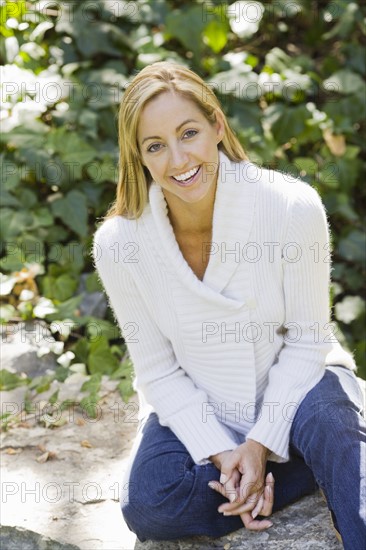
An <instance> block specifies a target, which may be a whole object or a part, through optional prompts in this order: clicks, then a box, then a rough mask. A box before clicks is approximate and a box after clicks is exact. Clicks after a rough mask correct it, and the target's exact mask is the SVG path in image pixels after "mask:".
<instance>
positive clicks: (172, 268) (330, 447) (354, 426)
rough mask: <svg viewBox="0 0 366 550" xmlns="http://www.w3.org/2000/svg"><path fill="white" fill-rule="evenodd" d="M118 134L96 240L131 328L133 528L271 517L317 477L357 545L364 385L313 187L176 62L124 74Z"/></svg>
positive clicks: (105, 276)
mask: <svg viewBox="0 0 366 550" xmlns="http://www.w3.org/2000/svg"><path fill="white" fill-rule="evenodd" d="M119 144H120V171H119V182H118V188H117V197H116V201H115V203H114V204H113V206H112V207H111V209H110V211H109V213H108V215H107V218H106V220H105V221H104V222H103V223H102V225H101V226H100V227H99V229H98V230H97V232H96V234H95V238H94V242H95V264H96V268H97V270H98V272H99V275H100V278H101V280H102V283H103V284H104V287H105V290H106V292H107V294H108V296H109V299H110V304H111V307H112V308H113V310H114V312H115V316H116V320H117V321H118V323H119V326H120V328H121V330H122V331H123V330H124V329H126V327H130V326H131V323H133V326H134V327H136V329H137V331H135V335H137V338H133V339H130V340H128V338H127V339H126V343H127V345H128V349H129V352H130V355H131V358H132V360H133V364H134V371H135V381H134V385H135V388H136V390H137V391H138V394H139V400H140V426H139V433H138V437H137V440H136V443H135V445H134V449H133V452H132V454H131V459H130V466H129V469H128V472H127V474H126V477H125V479H124V482H123V484H122V486H123V490H122V493H121V508H122V513H123V516H124V518H125V521H126V522H127V524H128V526H129V528H130V529H131V530H132V531H133V532H134V533H136V534H137V536H138V538H139V539H140V540H146V539H154V540H169V539H177V538H181V537H186V536H189V535H208V536H211V537H218V536H222V535H225V534H227V533H230V532H231V531H234V530H236V529H239V528H240V527H243V526H245V527H246V528H247V529H250V530H254V531H262V530H265V529H269V528H270V527H271V526H272V522H271V521H270V520H269V519H268V516H270V515H271V514H272V513H274V512H276V510H279V509H281V508H282V507H284V506H286V505H288V504H289V503H291V502H293V501H295V500H296V499H298V498H300V497H301V496H303V495H305V494H308V493H311V492H313V491H315V490H316V489H317V488H318V487H319V486H320V488H321V489H322V490H323V492H324V494H325V495H326V498H327V502H328V506H329V509H330V510H331V513H332V518H333V521H334V525H335V527H336V529H337V532H338V533H340V534H341V536H342V539H343V543H344V547H345V548H346V550H361V549H363V544H364V540H365V535H366V521H365V507H364V504H363V501H362V498H363V495H364V494H365V490H366V488H365V476H364V475H361V466H363V463H362V459H361V457H364V456H366V450H365V444H366V442H365V422H364V420H363V418H362V415H361V410H362V394H361V390H360V388H359V387H358V383H357V379H356V377H355V375H354V373H353V372H352V370H353V369H354V368H355V363H354V361H353V358H352V356H351V355H350V354H348V353H347V352H346V351H345V350H344V349H343V348H342V347H341V346H340V344H339V342H338V341H337V340H336V338H335V337H334V334H332V333H331V331H330V328H331V323H330V322H329V320H330V311H329V283H330V264H329V260H328V257H329V253H328V250H329V234H328V224H327V218H326V213H325V210H324V207H323V205H322V203H321V200H320V197H319V195H318V194H317V192H316V191H315V189H313V188H312V187H311V186H310V185H308V184H306V183H304V182H302V181H301V180H295V179H293V178H289V177H288V176H286V174H282V173H280V172H277V171H269V170H265V169H263V168H260V167H258V166H256V165H254V164H253V163H251V162H250V161H249V160H248V158H247V156H246V154H245V151H244V150H243V148H242V146H241V144H240V142H239V141H238V139H237V138H236V136H235V134H234V133H233V131H232V130H231V128H230V126H229V124H228V122H227V119H226V117H225V115H224V113H223V111H222V109H221V107H220V104H219V102H218V100H217V98H216V97H215V95H214V94H213V92H212V90H211V89H210V88H209V86H208V85H206V84H205V83H204V81H203V80H202V79H201V78H200V77H199V76H198V75H197V74H195V73H194V72H192V71H190V70H189V69H187V68H185V67H182V66H180V65H178V64H174V63H169V62H159V63H154V64H153V65H150V66H149V67H146V68H145V69H143V70H142V71H141V72H140V73H138V74H137V75H136V77H135V78H134V79H133V81H132V82H131V83H130V85H129V86H128V88H127V90H126V92H125V95H124V97H123V99H122V102H121V107H120V112H119ZM131 243H133V244H134V246H135V249H136V250H137V251H138V252H137V254H135V256H134V259H133V260H132V261H128V259H127V257H126V255H125V254H124V251H125V250H126V249H128V247H129V246H130V245H131ZM315 248H316V250H317V251H318V252H319V251H324V256H323V257H320V254H319V257H316V258H315V257H314V249H315ZM290 250H291V253H290V252H289V251H290ZM252 251H254V255H253V253H252ZM116 252H117V254H116ZM274 517H275V516H274Z"/></svg>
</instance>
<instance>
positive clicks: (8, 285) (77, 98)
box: [0, 0, 366, 398]
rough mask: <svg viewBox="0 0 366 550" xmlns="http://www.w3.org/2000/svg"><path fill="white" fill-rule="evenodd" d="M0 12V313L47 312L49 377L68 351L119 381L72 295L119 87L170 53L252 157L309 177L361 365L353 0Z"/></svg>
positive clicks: (359, 153)
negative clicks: (53, 347) (203, 88)
mask: <svg viewBox="0 0 366 550" xmlns="http://www.w3.org/2000/svg"><path fill="white" fill-rule="evenodd" d="M42 6H44V7H42ZM0 10H1V33H2V35H3V36H4V38H5V40H4V41H3V42H2V45H1V49H0V56H1V62H2V64H3V65H4V66H3V67H2V68H1V70H2V97H3V101H4V103H3V111H2V130H3V131H2V135H1V146H2V152H1V162H2V174H3V185H2V189H1V205H2V212H1V233H2V241H1V251H0V252H1V259H0V267H1V269H2V271H3V275H2V281H1V282H2V305H1V320H2V322H3V323H7V324H12V323H17V322H19V321H21V320H23V321H30V320H32V319H42V320H44V321H46V322H47V323H48V325H49V326H50V328H51V330H52V332H53V334H54V337H55V338H56V340H57V341H58V342H61V343H62V345H61V347H59V348H58V353H59V355H60V354H61V361H60V363H61V364H62V357H64V356H65V353H69V355H68V356H67V357H68V360H67V361H66V363H65V364H66V367H63V368H64V369H65V370H64V371H63V374H62V376H63V377H66V376H67V375H68V373H71V372H72V371H71V370H70V369H71V367H72V365H73V364H75V363H76V364H78V365H80V364H83V365H85V372H87V373H88V374H91V375H93V376H94V378H93V379H92V380H96V381H97V382H98V381H99V375H100V374H101V373H104V374H108V375H110V376H112V377H115V378H118V377H119V379H120V381H121V384H120V389H121V393H122V395H123V396H124V397H125V398H127V397H128V396H129V395H130V394H131V386H130V379H129V372H130V365H129V364H128V368H126V365H127V363H126V362H125V363H124V365H125V366H124V367H122V369H121V367H120V360H121V357H123V356H124V353H125V351H126V348H125V346H124V344H123V340H121V339H120V337H119V334H118V331H116V327H115V323H114V321H113V317H112V314H111V312H110V310H107V312H106V313H105V308H104V309H103V307H102V308H99V309H98V308H97V307H94V308H93V307H91V308H90V307H89V308H88V307H86V305H85V300H86V298H88V297H89V298H90V297H94V298H95V300H97V299H98V296H99V299H100V295H99V294H98V292H99V291H100V290H101V289H100V287H99V283H98V280H97V278H96V275H95V273H94V272H93V266H92V261H91V256H90V245H91V239H92V234H93V233H94V230H95V226H96V221H97V220H98V218H100V217H102V216H103V215H104V213H105V212H106V210H107V208H108V205H109V204H110V203H111V201H112V200H113V198H114V194H115V185H116V179H117V163H118V146H117V109H118V105H119V101H120V99H121V97H122V94H123V90H124V87H125V86H126V85H127V84H128V82H129V81H130V80H131V78H132V77H133V76H134V75H135V74H136V71H137V70H140V69H141V68H143V67H144V66H146V65H148V64H150V63H152V62H154V61H159V60H166V59H169V60H176V61H179V62H181V63H183V64H185V65H187V66H189V67H191V68H192V69H193V70H195V71H197V72H198V73H200V74H201V75H202V76H203V77H204V79H205V80H206V81H207V82H208V83H210V85H211V86H212V87H213V88H214V89H215V91H216V93H217V95H218V96H219V98H220V100H221V102H222V104H223V107H224V110H225V112H226V114H227V116H228V118H229V121H230V123H231V125H232V127H233V129H234V130H235V131H236V133H237V135H238V137H239V139H240V140H241V141H242V143H243V144H244V146H245V148H246V150H247V151H248V154H249V156H250V158H251V159H252V160H253V161H255V162H257V163H258V164H259V165H263V166H266V167H271V168H274V169H279V170H283V171H286V172H287V173H290V174H294V175H299V176H300V177H301V178H302V179H303V180H305V181H308V182H309V183H310V184H311V185H313V186H314V187H316V188H317V189H318V191H319V193H320V195H321V196H322V199H323V201H324V203H325V206H326V208H327V211H328V213H329V219H330V223H331V227H332V230H333V248H334V255H333V258H334V263H333V272H332V277H333V281H334V283H333V286H332V300H333V304H334V308H333V316H334V320H335V321H336V322H337V328H338V331H337V333H336V336H337V337H338V338H339V339H340V340H341V342H342V343H343V344H345V345H346V346H347V347H348V348H349V349H350V350H351V351H353V352H354V353H355V357H356V361H357V363H358V365H359V375H360V376H362V377H364V378H366V364H365V360H364V355H365V342H364V340H363V339H362V337H361V334H362V328H363V326H364V322H365V308H364V305H365V302H364V299H363V298H362V296H361V294H362V283H363V278H364V272H365V260H364V250H365V234H364V232H363V230H362V222H361V216H362V213H363V211H364V204H365V186H364V185H361V181H362V169H363V167H364V163H365V144H364V141H363V140H362V132H363V131H364V120H365V100H364V98H365V83H364V76H365V62H364V56H363V48H362V46H361V41H362V37H363V32H364V31H363V27H362V24H363V17H364V15H363V14H362V12H361V8H360V6H359V5H358V3H356V2H349V1H346V0H336V1H332V2H323V1H321V0H320V1H318V2H310V1H307V0H303V1H301V0H297V1H295V2H291V3H288V2H286V1H283V0H278V1H276V2H273V3H266V4H262V3H260V2H246V1H242V2H235V3H231V4H229V3H227V2H219V1H213V2H212V1H211V2H201V1H192V2H183V1H179V0H174V1H173V0H152V1H149V0H138V1H136V2H126V1H123V0H121V1H119V2H109V1H107V0H103V1H101V2H99V3H98V2H88V1H79V2H71V1H70V2H65V1H64V2H62V3H61V2H56V1H55V2H47V3H46V4H44V3H40V2H25V1H19V2H2V5H1V8H0ZM96 336H97V337H96ZM70 352H71V355H70ZM5 378H6V377H5ZM19 383H24V380H23V379H22V380H21V381H20V382H19ZM11 384H13V385H14V380H13V379H12V381H11ZM6 387H8V386H7V385H6V383H5V388H6ZM93 387H94V386H93Z"/></svg>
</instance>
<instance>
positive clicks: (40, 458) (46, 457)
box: [36, 451, 57, 464]
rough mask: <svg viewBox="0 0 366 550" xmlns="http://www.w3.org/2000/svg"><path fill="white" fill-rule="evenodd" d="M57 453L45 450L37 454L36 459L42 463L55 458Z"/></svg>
mask: <svg viewBox="0 0 366 550" xmlns="http://www.w3.org/2000/svg"><path fill="white" fill-rule="evenodd" d="M56 456H57V454H56V453H55V452H53V451H46V452H45V453H43V455H41V456H38V457H37V458H36V461H37V462H39V463H40V464H43V463H44V462H47V460H52V459H53V458H56Z"/></svg>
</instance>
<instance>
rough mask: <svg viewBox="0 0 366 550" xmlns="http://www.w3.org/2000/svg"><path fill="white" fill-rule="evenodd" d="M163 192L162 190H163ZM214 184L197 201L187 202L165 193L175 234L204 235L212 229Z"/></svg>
mask: <svg viewBox="0 0 366 550" xmlns="http://www.w3.org/2000/svg"><path fill="white" fill-rule="evenodd" d="M163 193H164V190H163ZM215 195H216V184H215V186H212V190H211V189H210V191H209V193H208V194H207V195H206V196H205V197H204V199H202V200H201V201H199V202H196V203H187V202H184V201H182V200H180V199H179V198H178V197H176V196H175V195H172V194H165V193H164V196H165V200H166V202H167V205H168V216H169V220H170V223H171V225H172V227H173V230H174V233H175V234H176V235H177V234H179V235H183V234H184V235H192V236H194V235H206V234H208V233H210V232H211V231H212V219H213V211H214V205H215Z"/></svg>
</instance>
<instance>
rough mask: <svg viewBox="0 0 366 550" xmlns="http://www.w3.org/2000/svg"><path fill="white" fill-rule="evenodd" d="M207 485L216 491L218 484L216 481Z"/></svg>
mask: <svg viewBox="0 0 366 550" xmlns="http://www.w3.org/2000/svg"><path fill="white" fill-rule="evenodd" d="M207 485H208V486H209V487H210V489H216V483H215V482H214V481H209V482H208V484H207Z"/></svg>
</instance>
